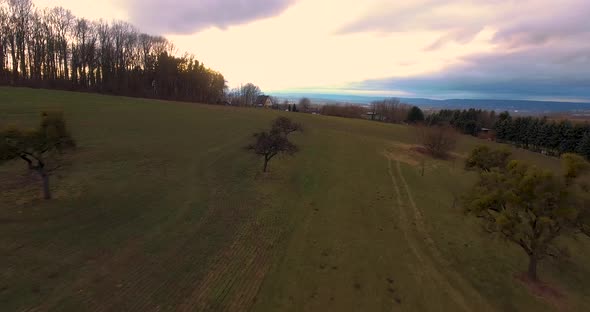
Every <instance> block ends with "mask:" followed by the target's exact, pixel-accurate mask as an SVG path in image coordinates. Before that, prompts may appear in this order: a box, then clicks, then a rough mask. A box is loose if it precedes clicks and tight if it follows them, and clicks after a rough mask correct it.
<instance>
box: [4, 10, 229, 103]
mask: <svg viewBox="0 0 590 312" xmlns="http://www.w3.org/2000/svg"><path fill="white" fill-rule="evenodd" d="M173 51H174V46H173V45H172V44H171V43H170V42H169V41H168V40H166V39H165V38H163V37H160V36H151V35H148V34H144V33H140V32H139V31H138V30H137V29H136V28H135V27H134V26H132V25H130V24H128V23H126V22H121V21H115V22H112V23H108V22H105V21H103V20H100V21H89V20H87V19H84V18H76V17H75V16H74V15H73V14H72V13H71V12H70V11H68V10H66V9H64V8H61V7H56V8H53V9H45V10H41V9H38V8H36V7H35V6H34V4H33V3H32V1H31V0H7V1H2V0H0V85H15V86H30V87H43V88H56V89H66V90H83V91H93V92H104V93H113V94H120V95H129V96H141V97H156V98H163V99H174V100H183V101H198V102H207V103H213V102H216V101H219V100H221V99H222V98H223V94H224V89H225V79H224V77H223V75H221V74H220V73H218V72H216V71H213V70H211V69H208V68H206V67H205V66H204V65H203V64H202V63H200V62H199V61H197V60H196V59H195V58H194V57H193V56H190V55H184V56H183V57H176V56H174V55H173Z"/></svg>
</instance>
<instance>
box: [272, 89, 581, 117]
mask: <svg viewBox="0 0 590 312" xmlns="http://www.w3.org/2000/svg"><path fill="white" fill-rule="evenodd" d="M273 95H275V96H278V97H280V98H283V99H289V100H297V99H299V98H301V97H303V96H306V97H308V98H310V99H312V101H313V102H315V103H321V104H329V103H354V104H363V105H368V104H370V103H371V102H373V101H377V100H380V99H383V98H384V97H382V96H365V95H347V94H321V93H310V94H304V93H274V94H273ZM399 99H400V101H402V102H404V103H407V104H412V105H416V106H420V107H422V108H426V109H444V108H454V109H463V108H481V109H487V110H497V111H504V110H507V111H510V112H518V113H531V114H542V113H556V112H576V113H590V103H575V102H557V101H527V100H486V99H448V100H433V99H426V98H399Z"/></svg>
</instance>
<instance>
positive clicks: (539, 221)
mask: <svg viewBox="0 0 590 312" xmlns="http://www.w3.org/2000/svg"><path fill="white" fill-rule="evenodd" d="M490 153H491V151H490ZM489 157H492V156H489V155H488V156H487V157H484V158H489ZM581 161H584V160H583V159H582V158H581V157H579V156H577V155H574V156H572V155H569V156H568V155H565V156H564V165H565V167H566V174H565V176H564V177H561V176H556V175H554V174H553V173H552V172H549V171H547V170H542V169H539V168H537V167H534V166H531V165H529V164H527V163H524V162H521V161H511V162H508V163H507V164H505V165H504V166H503V167H494V168H490V169H489V170H487V171H485V170H482V171H480V179H479V182H478V183H477V184H476V185H475V187H474V189H473V190H472V191H471V192H470V193H469V195H468V196H467V197H466V198H465V208H466V212H467V213H468V214H470V215H473V216H476V217H478V218H480V219H481V220H482V225H483V228H484V229H485V230H486V231H487V232H488V233H492V234H498V235H500V236H501V237H503V238H504V239H506V241H508V242H511V243H513V244H515V245H517V246H519V247H520V248H522V250H523V251H524V252H525V253H526V254H527V256H528V257H529V266H528V278H529V279H530V280H532V281H535V282H536V281H538V274H537V266H538V263H539V261H541V260H543V259H544V258H545V257H547V256H550V255H553V254H554V251H555V250H558V249H557V247H556V246H555V241H556V239H557V238H558V237H559V236H561V235H564V234H568V233H586V234H587V232H585V231H586V230H587V229H588V224H589V223H587V222H588V219H587V216H588V208H586V207H587V205H586V203H587V200H586V199H585V198H586V195H587V192H586V191H584V190H583V188H578V187H576V186H575V185H581V184H578V181H577V178H578V177H579V176H580V175H581V174H582V173H583V172H584V171H585V170H586V169H584V168H588V166H587V164H585V165H581V164H582V163H581ZM584 162H585V161H584ZM570 164H573V165H570ZM475 167H485V165H479V166H478V165H476V166H475ZM568 168H570V169H571V168H574V169H573V170H570V169H568ZM574 172H575V173H574Z"/></svg>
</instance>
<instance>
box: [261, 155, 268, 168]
mask: <svg viewBox="0 0 590 312" xmlns="http://www.w3.org/2000/svg"><path fill="white" fill-rule="evenodd" d="M268 161H269V159H268V158H266V157H265V158H264V169H263V170H262V171H263V172H267V171H268Z"/></svg>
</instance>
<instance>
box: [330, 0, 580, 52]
mask: <svg viewBox="0 0 590 312" xmlns="http://www.w3.org/2000/svg"><path fill="white" fill-rule="evenodd" d="M384 2H385V1H384ZM474 4H475V5H477V7H478V8H480V9H482V11H483V12H484V13H483V14H482V16H479V15H477V14H475V15H465V14H461V12H458V11H457V10H456V8H460V7H461V6H466V7H467V6H469V7H472V6H473V5H474ZM385 7H387V6H385ZM450 7H454V8H455V9H449V8H450ZM390 8H391V9H390V10H387V9H384V8H383V7H380V8H379V10H376V11H375V12H373V13H370V14H368V15H366V16H363V17H361V18H360V19H358V20H356V21H353V22H351V23H350V24H348V25H345V26H344V27H343V28H342V29H341V30H340V31H339V32H338V33H339V34H347V33H357V32H367V31H377V32H405V31H416V30H436V31H443V32H444V33H445V34H444V35H442V36H441V37H440V38H439V39H438V40H436V41H435V42H433V43H432V44H431V45H430V46H429V47H428V48H427V49H429V50H432V49H437V48H439V47H441V46H443V45H444V44H446V43H448V42H451V41H455V42H460V43H464V42H466V41H467V42H468V41H470V40H471V39H473V38H474V37H475V35H476V34H477V33H478V32H479V31H481V30H482V29H484V28H485V27H490V28H492V29H496V30H497V33H496V34H495V37H494V42H495V43H497V44H500V45H504V46H505V47H507V48H519V47H526V46H535V45H542V44H545V43H547V42H551V41H556V40H562V39H564V38H566V37H571V36H577V35H580V34H588V33H589V32H590V27H588V23H587V15H588V13H589V12H590V1H587V0H561V1H553V0H528V1H527V0H520V1H500V0H498V1H490V0H479V1H468V0H447V1H444V0H428V1H423V2H419V3H416V4H414V5H412V6H409V7H405V8H404V9H393V7H390Z"/></svg>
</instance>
